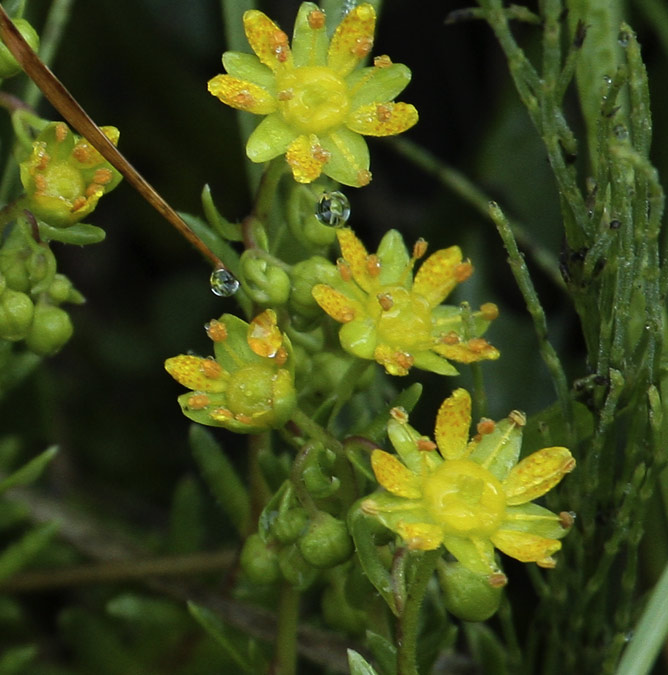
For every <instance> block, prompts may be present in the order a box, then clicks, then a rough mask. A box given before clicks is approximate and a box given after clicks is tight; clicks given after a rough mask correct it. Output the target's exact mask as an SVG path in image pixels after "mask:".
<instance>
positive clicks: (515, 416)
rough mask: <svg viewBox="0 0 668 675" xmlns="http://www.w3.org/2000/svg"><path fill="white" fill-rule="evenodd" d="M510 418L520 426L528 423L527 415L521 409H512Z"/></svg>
mask: <svg viewBox="0 0 668 675" xmlns="http://www.w3.org/2000/svg"><path fill="white" fill-rule="evenodd" d="M508 419H509V420H510V421H511V422H513V423H514V424H516V425H517V426H518V427H523V426H524V425H525V424H526V423H527V417H526V415H525V414H524V413H523V412H520V411H519V410H513V411H511V413H510V415H508Z"/></svg>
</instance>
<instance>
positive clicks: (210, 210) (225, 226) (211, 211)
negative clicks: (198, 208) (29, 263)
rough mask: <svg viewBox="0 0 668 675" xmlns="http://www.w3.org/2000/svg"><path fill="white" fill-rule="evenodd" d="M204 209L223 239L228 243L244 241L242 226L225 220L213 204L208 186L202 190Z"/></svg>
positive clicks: (208, 219) (212, 225)
mask: <svg viewBox="0 0 668 675" xmlns="http://www.w3.org/2000/svg"><path fill="white" fill-rule="evenodd" d="M201 198H202V209H203V210H204V215H205V217H206V220H207V222H208V223H209V225H211V227H212V228H213V229H214V231H215V232H217V233H218V234H219V235H220V236H221V237H222V238H223V239H227V241H243V238H244V237H243V234H242V232H241V225H239V224H238V223H231V222H230V221H229V220H227V219H226V218H223V216H222V215H221V213H220V211H219V210H218V209H217V208H216V205H215V204H214V203H213V196H212V195H211V188H210V187H209V185H208V184H206V185H205V186H204V188H203V189H202V197H201Z"/></svg>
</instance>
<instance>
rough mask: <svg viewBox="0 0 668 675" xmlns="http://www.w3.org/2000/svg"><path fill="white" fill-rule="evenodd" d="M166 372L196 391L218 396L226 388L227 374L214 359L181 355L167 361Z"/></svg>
mask: <svg viewBox="0 0 668 675" xmlns="http://www.w3.org/2000/svg"><path fill="white" fill-rule="evenodd" d="M165 370H166V371H167V372H168V373H169V374H170V375H171V376H172V377H173V378H174V379H175V380H176V381H177V382H178V383H179V384H182V385H183V386H185V387H188V388H189V389H192V390H194V391H204V392H207V393H209V394H217V393H220V392H222V391H225V388H226V381H227V373H226V372H225V371H224V370H223V369H222V368H221V367H220V365H219V364H218V362H217V361H214V360H213V359H203V358H201V357H199V356H191V355H190V354H180V355H179V356H173V357H172V358H169V359H167V360H166V361H165Z"/></svg>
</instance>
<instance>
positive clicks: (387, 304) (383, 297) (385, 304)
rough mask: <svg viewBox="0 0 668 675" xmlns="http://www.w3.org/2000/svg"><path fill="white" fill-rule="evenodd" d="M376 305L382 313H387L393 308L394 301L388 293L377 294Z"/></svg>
mask: <svg viewBox="0 0 668 675" xmlns="http://www.w3.org/2000/svg"><path fill="white" fill-rule="evenodd" d="M376 297H377V298H378V304H379V305H380V306H381V309H382V310H383V311H384V312H388V311H389V310H391V309H392V307H393V306H394V300H392V296H391V295H390V294H389V293H379V294H378V295H377V296H376Z"/></svg>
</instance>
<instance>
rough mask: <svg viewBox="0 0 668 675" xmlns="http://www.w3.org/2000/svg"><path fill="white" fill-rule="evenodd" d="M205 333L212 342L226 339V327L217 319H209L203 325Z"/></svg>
mask: <svg viewBox="0 0 668 675" xmlns="http://www.w3.org/2000/svg"><path fill="white" fill-rule="evenodd" d="M205 329H206V334H207V335H208V336H209V339H211V340H213V341H214V342H224V341H225V340H227V327H226V326H225V324H224V323H222V322H221V321H218V320H217V319H211V321H209V323H208V324H207V325H206V326H205Z"/></svg>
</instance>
